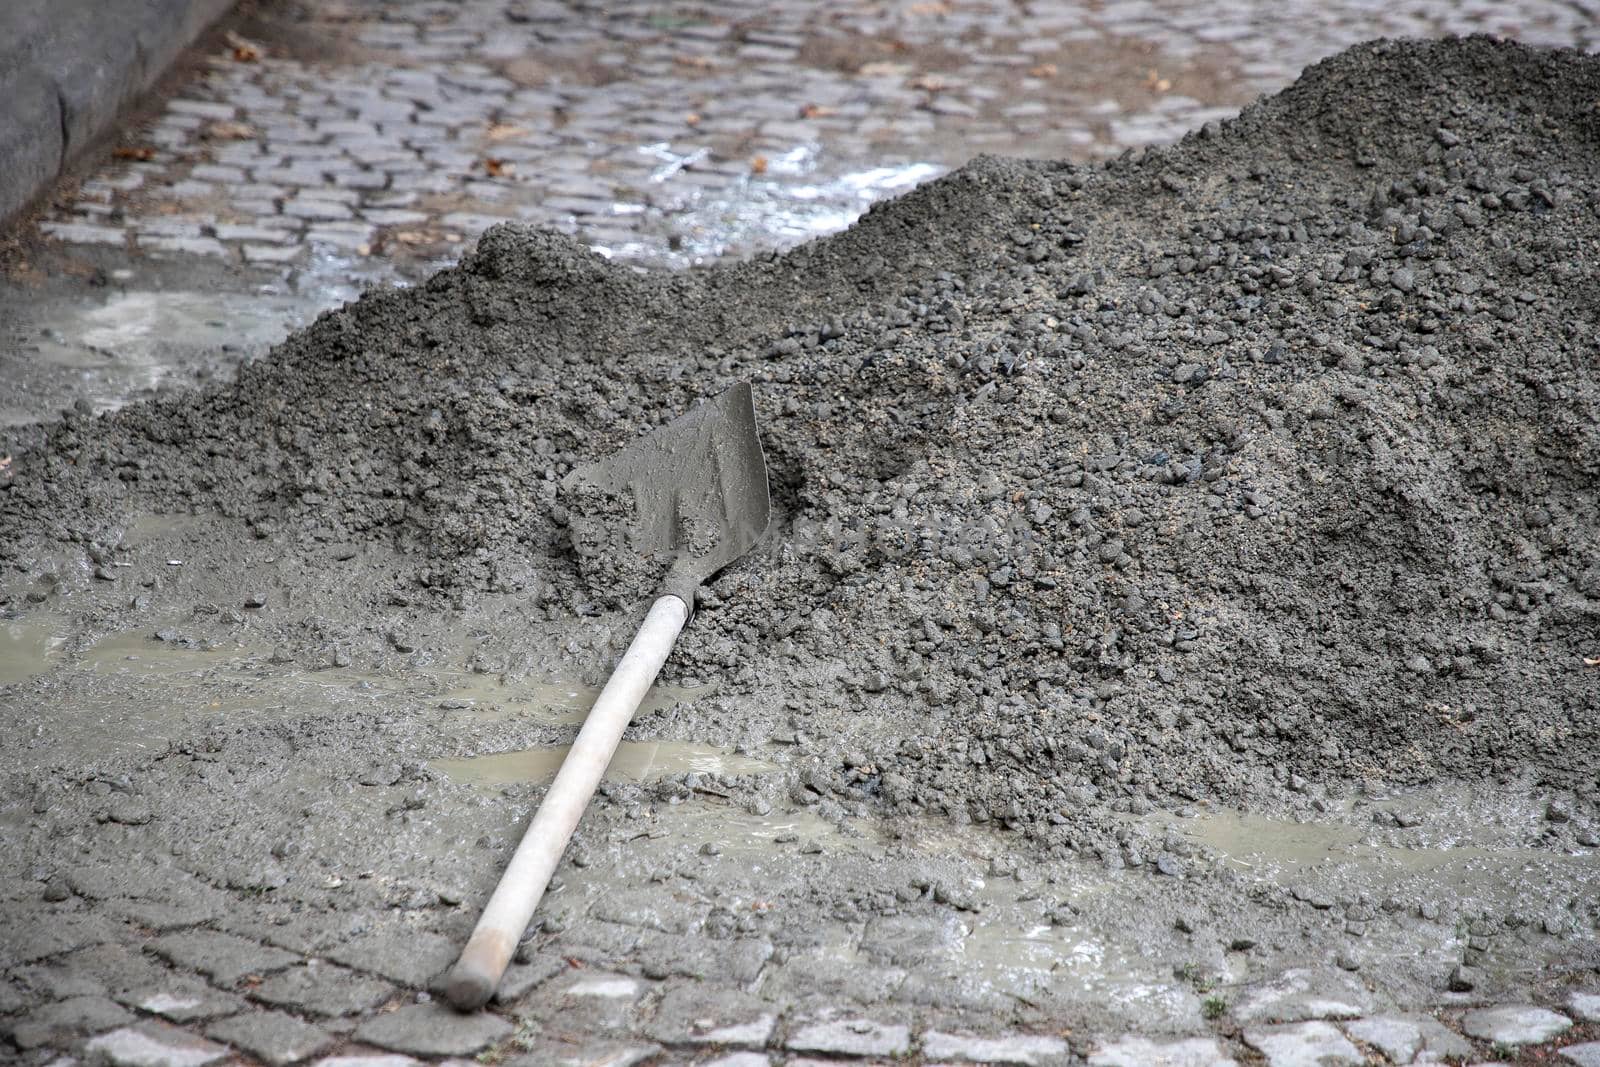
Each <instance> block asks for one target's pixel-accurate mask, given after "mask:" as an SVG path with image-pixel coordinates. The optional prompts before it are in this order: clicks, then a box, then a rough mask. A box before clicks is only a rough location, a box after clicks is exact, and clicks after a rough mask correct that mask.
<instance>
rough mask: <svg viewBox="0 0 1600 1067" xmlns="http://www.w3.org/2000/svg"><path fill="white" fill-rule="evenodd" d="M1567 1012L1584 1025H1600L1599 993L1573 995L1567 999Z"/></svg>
mask: <svg viewBox="0 0 1600 1067" xmlns="http://www.w3.org/2000/svg"><path fill="white" fill-rule="evenodd" d="M1567 1010H1568V1011H1570V1012H1571V1013H1572V1014H1573V1015H1574V1016H1576V1017H1577V1018H1579V1019H1582V1020H1583V1021H1584V1022H1586V1023H1600V993H1582V992H1580V993H1574V994H1572V995H1571V996H1570V997H1568V998H1567Z"/></svg>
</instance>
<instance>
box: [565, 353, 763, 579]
mask: <svg viewBox="0 0 1600 1067" xmlns="http://www.w3.org/2000/svg"><path fill="white" fill-rule="evenodd" d="M566 482H567V485H566V488H567V489H569V490H574V489H575V490H577V491H578V493H577V494H576V495H588V492H590V491H597V492H599V493H602V494H605V495H606V496H608V497H610V498H612V499H614V500H619V501H626V500H630V499H631V501H632V508H631V513H630V511H629V510H628V509H624V510H623V511H621V512H620V513H618V514H617V516H616V517H615V520H616V521H619V522H620V523H621V524H622V525H623V526H624V528H623V529H613V530H611V531H609V533H610V536H608V537H606V538H605V542H606V544H607V545H608V546H609V547H608V548H607V549H606V550H607V551H610V552H631V553H633V554H635V555H636V556H638V557H640V559H641V561H642V562H644V563H646V564H648V565H650V566H652V567H664V568H665V569H666V571H667V577H666V591H667V592H673V593H677V594H678V595H680V596H683V597H684V598H685V600H686V601H687V602H688V603H690V604H693V599H692V598H693V594H694V590H695V588H696V587H697V586H698V585H699V584H700V583H701V582H704V581H705V580H706V579H708V578H710V577H711V576H712V575H714V574H715V573H716V572H717V571H719V570H721V569H722V568H723V567H726V566H727V565H728V564H730V563H732V562H733V561H734V560H736V559H738V558H739V557H740V556H743V555H744V554H745V553H746V552H749V551H750V549H751V548H753V547H754V546H755V544H756V542H758V541H760V540H761V537H762V535H763V534H765V533H766V530H767V526H768V524H769V523H770V522H771V520H772V502H771V498H770V496H769V495H768V489H767V462H766V457H765V456H764V455H763V454H762V451H761V439H760V437H759V435H758V434H757V430H756V413H755V403H754V400H753V398H752V396H751V392H750V385H749V383H748V382H740V383H739V384H738V385H735V386H733V387H732V388H731V389H728V390H726V391H725V392H723V393H722V394H720V395H719V396H717V397H715V398H713V399H711V400H708V401H705V402H703V403H701V404H699V405H698V406H696V407H695V408H693V409H691V410H690V411H689V412H687V413H686V414H684V415H681V416H679V417H678V418H676V419H674V420H673V421H671V422H669V423H668V424H667V425H665V426H662V427H660V428H659V429H656V430H652V431H651V432H650V433H648V434H646V435H645V436H643V437H641V438H639V439H638V440H637V441H634V442H633V443H632V444H630V445H628V446H627V447H626V448H624V449H623V450H622V451H620V452H618V453H616V454H615V455H613V456H610V457H608V458H607V459H603V460H600V461H598V462H595V463H590V464H587V465H585V466H582V467H579V468H577V469H575V470H574V471H573V472H572V473H571V474H569V475H568V476H567V479H566ZM618 562H620V561H618Z"/></svg>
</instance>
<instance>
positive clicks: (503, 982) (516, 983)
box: [494, 953, 567, 1004]
mask: <svg viewBox="0 0 1600 1067" xmlns="http://www.w3.org/2000/svg"><path fill="white" fill-rule="evenodd" d="M566 969H567V963H566V961H565V960H563V959H561V958H559V957H557V956H549V955H545V954H543V953H539V954H536V955H534V956H532V957H531V958H529V960H528V962H527V963H513V964H512V965H511V966H509V967H507V968H506V972H505V974H503V975H501V976H500V984H499V985H498V986H496V987H495V990H494V999H495V1002H496V1003H499V1004H510V1003H511V1002H513V1001H515V1000H518V999H520V998H521V997H523V996H525V995H527V993H528V992H529V991H530V990H532V989H535V988H537V987H538V986H540V985H542V984H544V983H545V982H548V981H549V980H550V979H552V978H554V977H555V976H556V975H558V974H560V973H561V972H562V971H564V970H566Z"/></svg>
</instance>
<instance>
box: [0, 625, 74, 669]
mask: <svg viewBox="0 0 1600 1067" xmlns="http://www.w3.org/2000/svg"><path fill="white" fill-rule="evenodd" d="M58 626H59V623H57V622H55V621H54V620H43V619H28V620H15V621H9V622H8V621H0V685H10V684H12V683H14V682H22V681H26V680H27V679H29V678H32V677H34V676H35V675H39V674H43V673H44V672H45V671H47V670H49V669H50V668H51V667H52V666H53V665H54V661H55V658H56V656H57V654H58V652H59V651H60V649H61V646H62V645H64V644H65V643H66V638H64V637H62V636H61V635H60V634H59V633H57V629H58Z"/></svg>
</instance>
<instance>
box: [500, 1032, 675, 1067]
mask: <svg viewBox="0 0 1600 1067" xmlns="http://www.w3.org/2000/svg"><path fill="white" fill-rule="evenodd" d="M660 1051H661V1046H660V1045H650V1044H641V1043H639V1042H637V1041H632V1042H624V1041H588V1042H585V1041H579V1040H571V1041H563V1040H557V1039H551V1038H545V1039H540V1040H537V1041H535V1042H533V1043H532V1044H531V1046H530V1048H529V1050H528V1052H527V1053H526V1054H525V1055H522V1056H518V1057H516V1058H515V1059H512V1060H509V1061H507V1065H506V1067H634V1065H635V1064H639V1063H643V1062H644V1061H645V1060H647V1059H649V1058H651V1057H652V1056H654V1055H655V1054H656V1053H658V1052H660Z"/></svg>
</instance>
